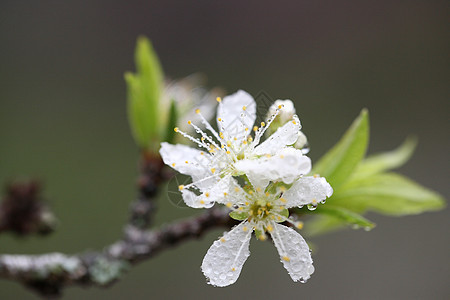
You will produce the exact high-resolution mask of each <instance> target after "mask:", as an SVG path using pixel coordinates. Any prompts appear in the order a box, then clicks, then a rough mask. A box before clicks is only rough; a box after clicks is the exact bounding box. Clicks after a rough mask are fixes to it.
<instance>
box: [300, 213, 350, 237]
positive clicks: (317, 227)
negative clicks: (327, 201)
mask: <svg viewBox="0 0 450 300" xmlns="http://www.w3.org/2000/svg"><path fill="white" fill-rule="evenodd" d="M345 226H346V223H345V221H343V220H342V219H339V218H335V217H331V216H328V215H325V214H323V215H316V216H314V219H312V220H310V221H309V222H307V223H305V228H304V234H305V235H306V236H317V235H322V234H325V233H329V232H333V231H336V230H339V229H341V228H344V227H345Z"/></svg>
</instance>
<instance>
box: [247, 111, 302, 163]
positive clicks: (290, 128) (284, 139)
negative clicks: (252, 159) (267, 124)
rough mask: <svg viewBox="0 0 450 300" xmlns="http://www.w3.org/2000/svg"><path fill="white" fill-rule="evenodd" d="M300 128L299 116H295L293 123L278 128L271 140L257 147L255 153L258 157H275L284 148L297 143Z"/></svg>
mask: <svg viewBox="0 0 450 300" xmlns="http://www.w3.org/2000/svg"><path fill="white" fill-rule="evenodd" d="M300 128H301V126H300V120H299V119H298V117H297V116H294V117H293V120H292V121H289V122H287V123H286V124H284V125H283V126H281V127H280V128H278V129H277V131H275V132H274V133H273V134H272V135H271V136H270V137H269V138H267V139H266V140H265V141H264V142H262V143H261V144H260V145H259V146H257V147H256V148H255V150H254V152H253V153H254V154H256V155H264V154H271V155H274V154H275V153H277V152H278V151H279V150H281V149H282V148H284V147H286V146H289V145H292V144H294V143H295V141H297V138H298V132H299V130H300Z"/></svg>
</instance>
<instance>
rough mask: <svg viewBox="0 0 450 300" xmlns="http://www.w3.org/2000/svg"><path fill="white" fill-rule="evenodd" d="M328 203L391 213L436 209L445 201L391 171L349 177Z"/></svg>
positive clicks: (414, 212)
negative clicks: (360, 176) (358, 177)
mask: <svg viewBox="0 0 450 300" xmlns="http://www.w3.org/2000/svg"><path fill="white" fill-rule="evenodd" d="M329 202H330V203H332V204H333V205H335V206H340V207H345V208H347V209H350V210H352V211H356V212H365V211H367V210H371V211H376V212H379V213H382V214H386V215H394V216H403V215H411V214H418V213H422V212H425V211H433V210H439V209H441V208H443V207H444V204H445V203H444V199H443V198H442V197H441V196H440V195H439V194H437V193H435V192H433V191H431V190H429V189H427V188H425V187H423V186H421V185H419V184H417V183H415V182H414V181H411V180H409V179H407V178H405V177H403V176H401V175H398V174H395V173H382V174H376V175H372V176H370V177H365V178H362V179H353V180H351V181H350V182H348V183H347V184H345V186H342V188H341V189H340V190H339V191H337V192H336V193H335V194H334V195H333V196H332V198H330V199H329Z"/></svg>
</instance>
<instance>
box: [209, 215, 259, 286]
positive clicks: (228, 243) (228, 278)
mask: <svg viewBox="0 0 450 300" xmlns="http://www.w3.org/2000/svg"><path fill="white" fill-rule="evenodd" d="M252 231H253V229H252V228H251V226H250V225H249V224H248V222H242V223H241V224H239V225H237V226H236V227H234V228H233V229H231V231H229V232H227V233H225V235H224V236H223V237H222V238H220V239H219V240H217V241H215V242H214V243H213V244H212V246H211V247H210V248H209V250H208V252H207V253H206V255H205V258H204V259H203V263H202V271H203V274H205V276H206V277H207V278H208V279H209V281H208V283H209V284H212V285H214V286H220V287H223V286H227V285H230V284H233V283H235V282H236V280H237V279H238V277H239V274H240V273H241V270H242V266H243V265H244V263H245V261H246V260H247V258H248V257H249V255H250V250H249V244H250V238H251V235H252Z"/></svg>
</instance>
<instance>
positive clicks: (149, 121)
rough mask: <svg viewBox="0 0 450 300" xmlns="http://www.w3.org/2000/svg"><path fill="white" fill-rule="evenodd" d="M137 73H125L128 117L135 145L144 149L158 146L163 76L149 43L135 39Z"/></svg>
mask: <svg viewBox="0 0 450 300" xmlns="http://www.w3.org/2000/svg"><path fill="white" fill-rule="evenodd" d="M135 63H136V69H137V73H136V74H132V73H126V74H125V81H126V83H127V88H128V93H127V94H128V95H127V96H128V118H129V122H130V126H131V130H132V133H133V136H134V138H135V140H136V143H137V144H138V145H139V146H140V147H141V148H143V149H147V148H148V147H149V146H151V144H152V143H157V144H158V147H159V141H160V138H159V131H160V129H159V124H160V122H159V114H160V111H159V101H160V96H161V89H162V85H163V73H162V70H161V66H160V63H159V60H158V57H157V55H156V53H155V51H154V50H153V47H152V45H151V43H150V41H149V40H148V39H147V38H145V37H140V38H138V41H137V45H136V52H135Z"/></svg>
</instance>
